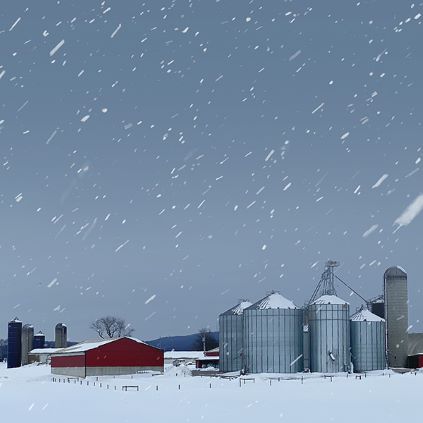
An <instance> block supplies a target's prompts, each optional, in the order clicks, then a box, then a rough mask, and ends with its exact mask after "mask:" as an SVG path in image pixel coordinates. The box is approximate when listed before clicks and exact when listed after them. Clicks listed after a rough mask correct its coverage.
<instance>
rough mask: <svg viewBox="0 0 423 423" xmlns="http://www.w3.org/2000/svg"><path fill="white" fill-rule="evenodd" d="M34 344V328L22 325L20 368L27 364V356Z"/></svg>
mask: <svg viewBox="0 0 423 423" xmlns="http://www.w3.org/2000/svg"><path fill="white" fill-rule="evenodd" d="M33 342H34V326H32V325H24V326H23V327H22V359H21V361H22V366H25V365H26V364H28V363H29V361H28V354H29V352H30V351H31V350H32V345H33Z"/></svg>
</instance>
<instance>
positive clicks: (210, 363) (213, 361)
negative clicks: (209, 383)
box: [195, 347, 219, 369]
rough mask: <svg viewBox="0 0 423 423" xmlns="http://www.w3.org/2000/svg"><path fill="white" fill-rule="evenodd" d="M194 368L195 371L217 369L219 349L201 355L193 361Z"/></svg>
mask: <svg viewBox="0 0 423 423" xmlns="http://www.w3.org/2000/svg"><path fill="white" fill-rule="evenodd" d="M195 367H196V368H197V369H204V368H207V367H215V368H219V347H217V348H214V349H212V350H209V351H204V352H203V353H201V357H199V358H197V360H195Z"/></svg>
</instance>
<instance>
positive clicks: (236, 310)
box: [222, 300, 252, 316]
mask: <svg viewBox="0 0 423 423" xmlns="http://www.w3.org/2000/svg"><path fill="white" fill-rule="evenodd" d="M251 304H252V303H250V301H246V300H243V301H241V302H240V303H239V304H237V305H236V306H234V307H232V308H230V309H229V310H227V311H225V312H224V313H222V315H234V316H240V315H241V314H242V313H244V310H245V309H246V308H248V307H250V305H251Z"/></svg>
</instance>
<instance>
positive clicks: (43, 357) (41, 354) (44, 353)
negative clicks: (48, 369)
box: [28, 348, 62, 364]
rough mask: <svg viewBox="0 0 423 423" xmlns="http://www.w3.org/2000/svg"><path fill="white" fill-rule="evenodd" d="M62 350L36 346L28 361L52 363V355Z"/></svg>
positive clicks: (29, 354)
mask: <svg viewBox="0 0 423 423" xmlns="http://www.w3.org/2000/svg"><path fill="white" fill-rule="evenodd" d="M61 350H62V348H35V349H33V350H31V351H30V352H29V353H28V363H29V364H31V363H42V364H50V360H51V355H52V354H56V353H58V352H59V351H61Z"/></svg>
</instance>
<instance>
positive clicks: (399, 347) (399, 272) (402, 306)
mask: <svg viewBox="0 0 423 423" xmlns="http://www.w3.org/2000/svg"><path fill="white" fill-rule="evenodd" d="M384 293H385V320H386V347H387V353H388V366H389V367H406V366H407V358H408V333H407V329H408V290H407V273H406V272H405V271H404V269H401V268H400V267H390V268H389V269H387V270H386V272H385V274H384Z"/></svg>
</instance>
